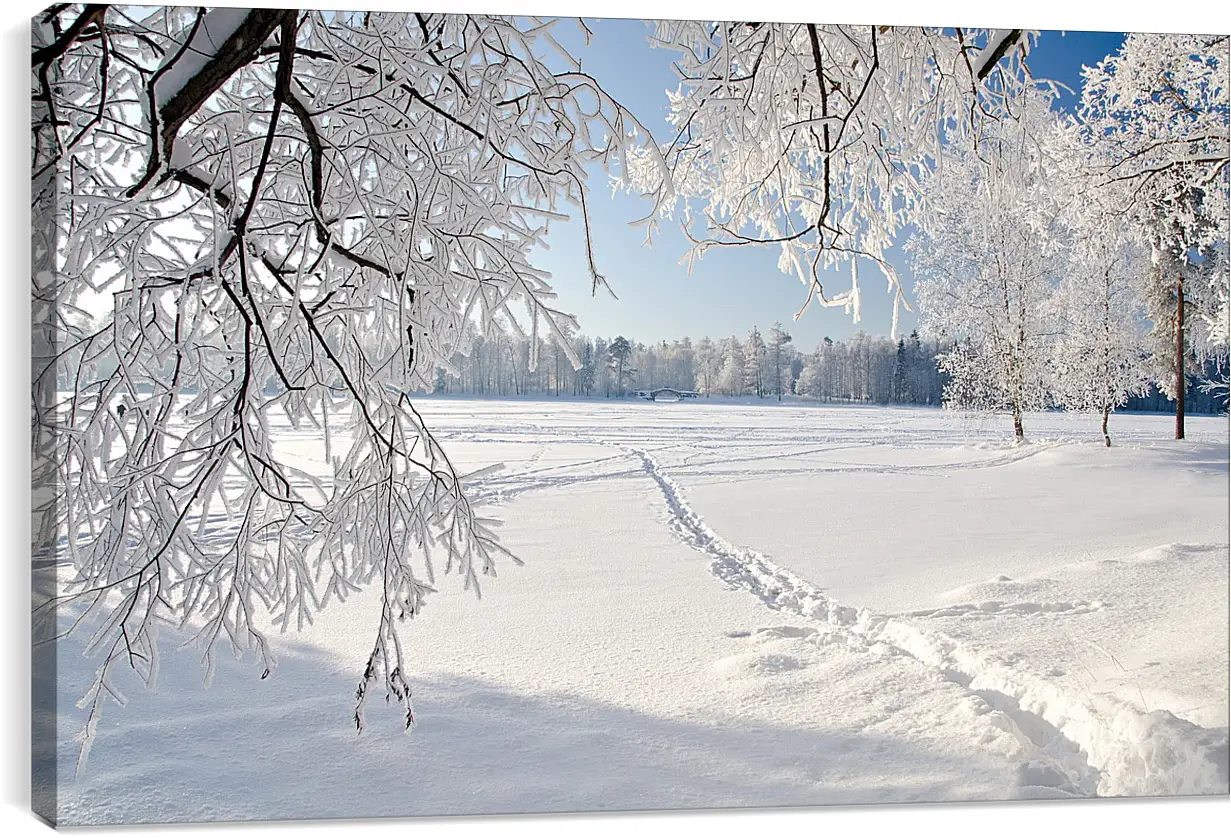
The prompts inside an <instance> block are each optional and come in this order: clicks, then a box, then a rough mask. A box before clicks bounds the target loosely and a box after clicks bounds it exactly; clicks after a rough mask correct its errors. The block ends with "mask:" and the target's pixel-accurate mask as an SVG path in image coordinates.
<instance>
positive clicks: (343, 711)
mask: <svg viewBox="0 0 1231 838" xmlns="http://www.w3.org/2000/svg"><path fill="white" fill-rule="evenodd" d="M421 409H422V410H423V412H424V414H425V415H426V416H427V418H428V419H429V421H430V422H431V423H432V424H433V426H434V427H435V428H436V429H437V430H438V431H439V433H440V436H441V437H442V439H443V440H444V444H445V446H446V449H447V450H448V451H449V452H450V455H451V456H452V457H453V458H454V459H455V462H456V464H457V465H458V466H459V469H464V470H469V469H471V468H477V467H480V466H484V465H488V464H490V463H493V462H503V463H505V464H506V468H505V469H504V471H502V472H499V473H497V474H494V475H492V476H489V477H486V478H484V479H482V480H481V481H480V482H479V483H478V484H476V486H475V488H474V492H475V496H476V497H477V498H479V499H481V500H482V502H483V507H484V510H485V513H486V514H492V515H495V516H497V517H499V518H501V519H503V520H504V521H505V522H506V523H505V526H504V527H503V529H502V538H503V540H504V543H505V545H506V546H507V547H509V548H510V549H511V550H513V552H515V553H516V554H517V555H518V556H519V557H521V558H522V559H523V560H524V561H525V566H524V567H520V568H518V567H515V566H513V565H512V564H511V563H507V562H506V563H505V565H504V566H502V568H501V574H500V577H499V578H498V579H495V580H490V581H488V582H487V583H486V585H485V587H484V596H483V598H482V600H478V601H476V600H475V599H474V597H473V596H471V595H469V594H467V593H464V592H462V591H461V590H459V586H458V585H456V584H450V583H452V582H456V580H454V579H451V578H445V579H442V580H439V582H440V584H439V587H440V588H441V592H440V593H439V594H437V595H435V596H434V597H433V598H432V599H431V600H430V601H429V604H428V608H427V610H426V612H425V613H424V614H423V615H422V617H420V618H419V619H417V620H415V621H414V622H413V623H411V624H409V625H408V626H407V627H406V631H405V632H404V637H405V639H406V643H407V646H408V650H409V654H408V657H409V659H410V660H413V661H414V665H415V667H416V669H415V671H414V672H413V673H412V676H413V677H412V685H413V687H414V689H415V707H416V713H417V716H418V720H419V721H418V724H417V725H416V726H415V727H414V728H413V730H412V732H411V734H410V735H409V736H407V735H404V734H403V733H402V731H401V716H400V714H399V713H398V712H397V711H396V709H394V708H390V709H389V711H388V712H382V710H381V708H378V707H373V708H371V710H370V711H369V713H368V717H367V727H366V729H365V731H364V733H363V734H362V735H356V733H355V731H354V728H353V726H352V725H351V722H350V714H351V710H352V707H353V693H354V688H355V686H356V684H357V681H358V678H359V675H360V672H361V669H362V661H363V659H364V656H365V653H366V652H367V651H368V650H369V649H370V645H371V640H372V636H373V633H374V632H375V629H376V622H375V621H376V619H377V614H376V611H375V610H374V601H373V599H372V598H371V597H367V596H359V597H356V598H354V599H353V600H351V601H350V602H348V603H346V604H345V605H342V606H338V607H331V608H330V609H328V610H327V611H326V612H325V613H324V614H323V615H322V616H321V617H320V618H319V619H318V621H317V622H316V624H315V625H313V626H311V627H310V628H309V629H308V630H307V631H305V632H304V633H302V634H298V635H286V636H284V637H282V638H280V640H279V642H278V651H279V654H280V665H279V667H278V669H277V670H276V671H275V672H274V673H273V675H271V676H270V677H269V678H267V679H265V680H260V679H259V677H258V676H259V675H260V672H259V668H258V667H256V665H255V663H254V662H253V661H252V660H251V659H250V658H249V659H246V660H240V661H231V660H225V661H220V666H219V671H218V673H217V675H216V676H215V679H214V683H213V685H212V686H211V687H210V688H209V689H204V688H203V687H202V685H201V677H202V673H201V670H200V667H199V663H198V660H197V657H198V656H197V655H196V654H194V653H193V652H191V651H178V652H173V651H171V650H170V647H171V646H172V644H173V641H174V638H173V637H171V636H169V635H167V634H165V633H164V635H163V638H162V639H163V642H164V644H165V645H166V646H167V648H168V652H167V653H166V655H165V658H164V661H163V663H162V667H161V675H160V679H159V684H158V688H157V690H154V691H147V690H143V689H141V688H140V687H137V686H133V687H132V688H131V689H130V690H129V693H128V697H129V699H130V701H129V704H128V706H127V707H126V708H116V707H109V708H108V709H107V711H106V713H105V714H104V716H103V719H102V722H101V724H100V727H99V734H98V737H97V741H96V742H95V744H94V747H93V750H92V752H91V756H90V760H89V763H88V765H87V767H86V769H85V771H84V773H82V774H81V775H79V776H75V775H74V770H73V769H74V765H75V761H76V755H77V743H76V742H75V741H74V740H73V738H72V734H73V733H74V732H76V731H77V730H78V729H79V728H80V726H81V724H82V721H83V718H84V711H81V710H78V709H77V708H76V707H75V702H76V700H77V699H78V698H79V697H80V696H81V694H82V692H83V691H84V689H85V688H86V687H87V686H88V681H89V677H90V675H91V673H92V668H93V664H92V663H91V662H90V661H87V660H83V659H82V658H81V657H80V655H79V649H80V647H79V644H78V643H76V642H75V641H71V640H70V641H69V642H66V643H65V644H64V647H63V648H62V649H61V651H60V657H59V665H60V667H61V675H60V679H59V684H58V689H59V695H60V705H59V706H60V713H61V717H60V719H59V725H60V735H61V737H62V739H61V741H60V743H59V750H58V758H59V764H60V777H61V787H60V797H59V803H60V808H61V814H62V820H61V823H64V824H79V823H115V822H139V821H184V820H201V819H249V818H275V819H283V818H329V817H363V816H382V815H383V816H390V815H425V814H460V813H512V812H553V811H578V810H583V811H595V810H627V809H662V808H686V807H728V806H777V805H805V804H825V803H882V802H899V801H920V800H926V801H943V800H972V799H997V800H999V799H1012V798H1040V797H1047V798H1055V797H1074V796H1094V795H1170V794H1210V793H1222V794H1226V793H1227V790H1228V744H1227V743H1228V738H1227V735H1228V734H1227V731H1228V640H1227V637H1228V549H1229V548H1228V436H1227V435H1228V422H1227V419H1226V418H1225V417H1222V418H1191V419H1190V421H1189V434H1188V436H1189V438H1188V439H1187V440H1186V441H1183V442H1175V441H1172V440H1169V439H1168V437H1169V436H1170V431H1171V422H1172V420H1171V419H1170V418H1169V417H1165V416H1115V417H1113V419H1112V434H1113V438H1114V440H1115V447H1113V448H1112V449H1110V450H1106V449H1104V448H1103V447H1102V445H1101V440H1099V437H1098V434H1097V429H1096V427H1095V424H1094V422H1093V421H1092V420H1089V419H1086V418H1081V417H1072V416H1064V415H1031V416H1028V417H1027V426H1026V427H1027V434H1028V436H1029V437H1030V439H1031V442H1030V444H1028V445H1025V446H1017V447H1015V446H1013V445H1011V443H1010V437H1009V434H1008V430H1009V429H1008V421H1007V420H1006V419H1004V418H998V419H997V420H995V421H987V420H981V421H974V420H970V419H964V418H963V417H961V416H960V415H956V414H951V413H946V412H941V411H935V410H909V409H888V408H875V409H863V408H852V407H805V406H778V405H772V404H761V405H740V404H727V403H715V402H708V403H707V402H705V401H704V400H703V401H701V402H681V403H677V404H659V403H648V402H588V403H585V402H563V403H556V402H516V401H474V400H445V399H425V400H423V402H422V404H421ZM282 444H283V445H285V447H286V450H287V451H288V452H291V453H293V454H297V455H299V456H301V457H304V458H309V459H310V458H311V457H313V456H316V454H315V453H314V452H315V450H316V440H313V439H310V438H308V437H306V436H305V437H296V436H294V435H292V434H291V433H290V432H289V430H288V431H287V432H286V433H285V434H284V435H283V436H282Z"/></svg>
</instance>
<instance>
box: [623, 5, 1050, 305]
mask: <svg viewBox="0 0 1231 838" xmlns="http://www.w3.org/2000/svg"><path fill="white" fill-rule="evenodd" d="M1030 37H1032V35H1031V33H1027V32H1024V31H1022V30H1009V31H1004V32H995V33H989V32H987V31H965V32H963V31H962V30H960V29H959V30H957V31H956V32H944V31H942V30H939V29H919V28H897V27H889V26H845V25H842V26H839V25H832V26H830V25H826V26H822V25H817V24H810V23H809V24H777V23H726V22H719V23H704V22H693V21H664V22H660V23H658V25H657V31H656V33H655V35H654V37H653V38H652V39H651V42H652V43H653V44H654V45H655V46H659V47H662V48H664V49H667V50H671V51H672V52H674V53H676V54H677V58H676V60H675V63H674V66H675V68H676V72H677V73H678V75H679V78H680V86H679V88H678V90H677V91H676V92H674V93H672V94H670V96H671V113H670V117H669V119H670V122H671V124H672V126H673V127H674V130H675V134H674V137H673V138H672V139H671V141H670V142H668V143H665V144H664V146H663V148H662V155H661V157H660V156H658V155H651V154H649V153H648V152H641V153H638V154H633V155H630V157H629V160H628V163H629V167H628V168H627V169H626V170H625V174H624V178H623V182H624V184H625V185H626V186H627V187H628V188H630V189H632V190H635V191H638V192H640V193H642V194H645V195H647V196H649V197H650V198H651V199H652V200H653V202H654V208H655V212H654V214H653V215H671V214H672V213H677V212H678V213H679V215H680V220H681V224H682V226H683V227H684V230H685V232H686V233H687V234H688V235H689V237H690V239H691V241H692V243H693V246H692V248H691V249H690V251H689V253H688V255H687V257H686V261H687V263H688V264H689V265H690V266H691V264H692V261H693V260H694V259H697V258H700V257H702V256H704V255H705V253H706V252H707V251H708V250H710V249H711V248H713V247H731V246H734V247H740V246H748V245H768V246H773V247H777V248H778V249H779V250H780V251H781V257H780V259H779V268H780V269H781V270H782V271H784V272H786V273H791V274H794V275H795V276H797V277H798V278H799V279H800V280H801V281H802V282H803V283H804V284H805V285H806V286H807V287H808V289H809V291H808V299H807V301H806V302H805V306H804V307H805V308H806V307H807V305H808V304H810V303H811V302H812V301H813V300H815V301H817V302H818V303H820V304H822V305H833V306H844V307H845V308H846V309H847V310H848V311H850V312H851V313H852V314H853V315H854V316H855V318H856V320H858V316H859V285H858V273H857V270H854V269H852V285H851V288H850V289H849V290H847V291H843V292H841V293H839V294H835V295H827V294H826V291H825V289H824V287H823V285H822V283H821V280H820V275H819V270H820V269H822V268H826V267H831V266H833V265H836V264H839V263H845V262H850V263H851V264H852V266H853V267H854V266H855V265H857V263H858V261H859V260H860V259H861V258H862V259H868V260H870V261H872V262H873V263H874V264H876V265H877V266H879V268H880V270H881V271H882V273H883V274H884V276H885V278H886V280H887V281H888V284H889V289H890V291H891V292H892V293H893V294H894V295H895V296H894V300H895V307H894V311H895V327H896V313H897V310H898V306H899V305H900V304H902V303H904V302H905V299H904V297H903V296H902V291H901V287H900V285H899V282H898V277H897V274H896V271H895V270H894V268H893V266H892V265H891V264H890V263H889V262H888V261H886V260H885V258H884V254H885V251H886V249H887V248H888V247H889V246H890V244H891V243H892V241H893V239H894V236H895V234H896V233H897V232H898V231H899V230H900V229H901V228H902V227H903V225H905V224H906V223H908V222H909V220H910V219H911V218H912V217H913V215H914V213H915V211H916V210H917V208H918V205H919V200H920V191H919V184H918V179H919V177H920V176H921V175H922V174H923V173H924V172H925V171H926V170H927V169H928V168H929V167H930V166H931V165H932V163H933V162H934V161H935V159H936V158H937V157H938V155H939V154H940V151H941V147H942V144H943V143H942V133H943V132H942V128H941V126H946V125H948V126H951V127H952V128H953V129H954V131H953V136H956V137H962V136H964V137H965V138H966V140H967V141H973V139H975V138H977V137H978V136H979V135H980V133H981V132H982V128H981V126H982V125H983V124H984V123H985V122H988V121H993V122H994V121H996V120H997V119H999V118H1002V117H1004V116H1006V115H1008V114H1010V113H1011V112H1012V103H1013V100H1014V98H1015V97H1016V96H1017V94H1018V93H1020V92H1021V91H1022V90H1023V89H1026V88H1027V87H1029V86H1030V84H1031V80H1030V78H1029V75H1028V73H1027V72H1026V70H1025V65H1024V64H1023V61H1022V59H1023V56H1024V55H1025V52H1026V48H1027V47H1028V45H1029V39H1030ZM653 215H652V216H651V217H650V218H648V219H647V223H649V224H650V232H651V234H652V232H653V225H654V222H653ZM801 313H802V310H801ZM797 316H798V315H797Z"/></svg>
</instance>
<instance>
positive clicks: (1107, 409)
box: [1103, 407, 1111, 448]
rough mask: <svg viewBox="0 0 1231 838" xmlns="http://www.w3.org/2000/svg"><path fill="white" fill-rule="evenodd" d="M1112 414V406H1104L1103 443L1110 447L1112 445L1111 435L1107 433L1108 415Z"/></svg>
mask: <svg viewBox="0 0 1231 838" xmlns="http://www.w3.org/2000/svg"><path fill="white" fill-rule="evenodd" d="M1110 415H1111V408H1110V407H1104V408H1103V445H1105V446H1106V447H1108V448H1110V447H1111V437H1110V436H1109V435H1108V433H1107V417H1108V416H1110Z"/></svg>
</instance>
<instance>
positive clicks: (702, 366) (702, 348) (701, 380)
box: [696, 337, 722, 397]
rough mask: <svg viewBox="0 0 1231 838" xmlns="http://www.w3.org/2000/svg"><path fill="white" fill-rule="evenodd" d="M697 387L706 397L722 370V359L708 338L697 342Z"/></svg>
mask: <svg viewBox="0 0 1231 838" xmlns="http://www.w3.org/2000/svg"><path fill="white" fill-rule="evenodd" d="M696 358H697V385H698V386H699V387H700V389H701V392H703V393H705V395H706V396H707V397H708V396H709V394H710V393H711V392H712V391H713V389H714V387H715V386H716V384H717V381H718V373H719V371H720V370H721V369H722V357H721V355H719V352H718V347H717V345H716V344H715V343H714V342H713V341H712V340H710V339H709V338H708V337H703V338H701V340H699V341H697V355H696Z"/></svg>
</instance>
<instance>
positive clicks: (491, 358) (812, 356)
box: [434, 324, 1227, 413]
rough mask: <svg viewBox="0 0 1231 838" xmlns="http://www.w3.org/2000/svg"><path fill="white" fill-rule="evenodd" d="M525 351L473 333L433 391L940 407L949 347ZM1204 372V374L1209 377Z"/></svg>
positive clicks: (763, 343) (779, 340)
mask: <svg viewBox="0 0 1231 838" xmlns="http://www.w3.org/2000/svg"><path fill="white" fill-rule="evenodd" d="M531 347H532V344H531V339H530V338H529V337H527V336H511V335H502V334H497V335H495V336H491V337H484V336H482V335H478V334H472V335H470V336H469V337H468V339H467V340H466V343H465V345H464V346H462V347H461V348H459V350H458V351H457V352H456V353H455V354H454V355H453V357H452V359H451V364H450V366H451V367H452V369H451V370H446V369H445V368H444V367H443V366H442V367H439V368H437V370H436V380H435V388H434V389H435V392H437V393H441V394H455V395H461V394H465V395H478V396H496V397H500V396H568V397H596V398H617V397H620V396H622V395H627V394H628V393H630V392H635V391H637V390H652V389H655V388H658V387H671V388H674V389H677V390H692V391H696V392H699V393H701V394H702V395H703V396H710V395H716V396H717V395H721V396H755V397H760V398H766V399H780V398H781V397H782V396H784V395H796V396H800V397H803V398H807V399H813V400H816V401H821V402H847V403H851V402H853V403H862V404H914V405H939V404H941V399H942V396H943V392H944V386H945V383H946V376H945V374H944V373H943V372H941V371H940V369H939V368H938V367H937V364H936V356H937V355H938V354H940V353H942V352H944V351H946V350H947V349H949V348H950V347H949V346H948V345H945V344H942V343H940V342H937V341H931V340H925V339H921V338H920V336H919V334H918V333H917V332H912V333H911V334H910V335H909V336H907V337H904V338H901V339H899V340H896V341H895V340H891V339H890V338H887V337H883V336H873V335H868V334H867V333H865V332H862V331H859V332H856V333H855V334H853V335H852V336H851V337H850V338H849V339H848V340H846V341H840V340H838V341H835V340H832V339H830V338H828V337H827V338H825V339H823V340H822V341H821V342H820V344H819V345H818V346H817V347H816V349H814V350H813V351H812V352H810V353H806V354H805V353H803V352H800V351H799V349H798V348H797V347H796V346H795V344H794V342H793V340H792V339H791V336H790V335H789V334H788V333H787V332H786V331H785V330H784V329H783V328H782V326H781V324H775V325H774V326H773V327H771V329H770V331H769V333H768V335H765V336H763V335H762V334H761V332H760V331H759V330H758V329H755V328H754V329H753V330H752V331H751V332H750V333H749V334H748V335H747V337H745V338H744V339H743V340H741V339H740V338H738V337H736V336H731V337H725V338H718V339H712V338H709V337H704V338H701V339H700V340H696V341H694V340H693V339H691V338H687V337H686V338H683V339H680V340H673V341H666V340H664V341H657V342H652V343H640V342H635V341H630V340H628V339H627V338H624V337H622V336H618V337H615V338H602V337H598V338H591V337H588V336H585V335H578V336H576V337H574V338H573V339H572V341H571V348H572V350H573V353H574V354H575V355H576V357H577V359H578V361H579V362H580V366H579V367H578V368H576V369H574V367H573V364H572V363H571V362H570V360H569V358H568V354H567V353H566V352H565V351H564V349H562V348H561V347H559V346H558V345H556V344H554V343H550V342H548V341H546V340H539V341H538V352H537V358H535V357H532V352H531ZM1209 363H1210V364H1211V365H1212V364H1214V363H1215V362H1213V361H1211V362H1209ZM1213 372H1214V369H1213V367H1211V369H1210V370H1209V373H1210V375H1211V377H1212V375H1213ZM1187 400H1188V401H1187V403H1188V409H1189V411H1190V412H1193V413H1220V412H1225V411H1226V409H1227V399H1226V396H1225V394H1212V393H1209V392H1206V391H1205V390H1203V389H1202V387H1201V384H1200V381H1198V380H1196V379H1194V380H1193V381H1192V382H1191V385H1190V389H1189V394H1188V397H1187ZM1121 409H1122V410H1137V411H1168V410H1173V409H1174V402H1172V401H1171V400H1170V399H1167V398H1166V397H1165V396H1163V395H1162V394H1161V393H1159V392H1158V390H1157V389H1155V388H1151V390H1150V392H1149V393H1148V394H1147V395H1145V396H1141V397H1135V398H1133V399H1132V400H1130V402H1129V403H1128V405H1126V406H1125V407H1123V408H1121Z"/></svg>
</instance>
